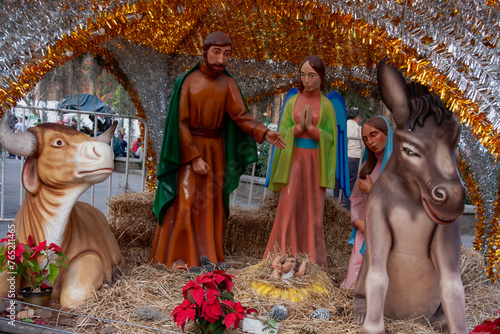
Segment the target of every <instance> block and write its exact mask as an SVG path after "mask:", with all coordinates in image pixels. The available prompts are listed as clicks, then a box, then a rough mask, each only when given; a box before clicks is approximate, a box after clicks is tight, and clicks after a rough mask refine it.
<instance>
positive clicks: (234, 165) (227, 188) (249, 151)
mask: <svg viewBox="0 0 500 334" xmlns="http://www.w3.org/2000/svg"><path fill="white" fill-rule="evenodd" d="M199 66H200V63H199V62H198V63H197V64H196V65H195V66H194V67H193V68H191V69H190V70H189V71H187V72H186V73H183V74H182V75H180V76H179V77H178V78H177V79H176V80H175V83H174V88H173V89H172V96H171V98H170V104H169V106H168V112H167V118H166V121H165V129H164V131H163V143H162V146H161V152H160V156H159V159H158V173H157V177H158V188H157V189H156V195H155V201H154V205H153V212H154V213H155V215H156V217H157V218H158V223H159V224H160V225H161V223H162V222H163V217H164V216H165V213H166V212H167V210H168V208H170V206H171V205H172V204H173V203H174V200H175V198H176V197H177V170H178V168H179V167H180V166H181V157H182V152H181V143H180V139H179V96H180V92H181V87H182V84H183V82H184V80H185V79H186V77H187V76H188V75H189V74H190V73H191V72H193V71H195V70H196V69H198V68H199ZM224 74H226V75H228V76H231V75H230V74H229V73H228V72H227V71H226V70H224ZM240 93H241V90H240ZM241 98H242V99H243V102H245V99H244V98H243V94H242V96H241ZM245 107H246V104H245ZM225 119H226V121H225V124H224V149H225V158H226V170H225V181H224V187H223V197H224V206H225V208H226V217H227V216H229V194H231V193H232V192H233V191H234V190H235V189H236V188H237V187H238V185H239V182H240V176H241V174H243V173H244V172H245V170H246V167H247V165H248V164H251V163H254V162H256V161H257V145H256V142H255V140H254V139H253V138H252V137H250V136H249V135H247V134H246V133H245V132H244V131H243V130H241V129H240V128H239V127H238V126H237V125H236V123H235V122H234V121H233V120H232V119H231V117H229V116H227V117H225Z"/></svg>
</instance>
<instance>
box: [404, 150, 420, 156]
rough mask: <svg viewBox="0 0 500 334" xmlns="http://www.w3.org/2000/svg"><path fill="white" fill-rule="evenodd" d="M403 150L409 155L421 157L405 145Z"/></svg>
mask: <svg viewBox="0 0 500 334" xmlns="http://www.w3.org/2000/svg"><path fill="white" fill-rule="evenodd" d="M403 151H405V153H406V154H408V155H409V156H415V157H419V158H420V155H418V154H417V153H415V152H413V151H412V150H410V149H409V148H406V147H403Z"/></svg>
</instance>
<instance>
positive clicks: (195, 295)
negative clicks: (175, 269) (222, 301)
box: [182, 281, 205, 306]
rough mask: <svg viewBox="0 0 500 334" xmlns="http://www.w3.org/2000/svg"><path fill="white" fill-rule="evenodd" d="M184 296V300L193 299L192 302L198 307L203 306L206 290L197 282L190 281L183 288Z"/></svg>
mask: <svg viewBox="0 0 500 334" xmlns="http://www.w3.org/2000/svg"><path fill="white" fill-rule="evenodd" d="M182 295H183V296H184V299H189V298H192V299H193V300H192V301H193V302H194V303H196V305H198V306H201V303H202V302H203V298H204V297H205V290H204V289H203V287H202V286H201V285H199V284H198V283H197V282H195V281H189V282H188V283H187V284H186V285H185V286H184V287H183V288H182Z"/></svg>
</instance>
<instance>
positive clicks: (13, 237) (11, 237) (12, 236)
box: [0, 233, 16, 243]
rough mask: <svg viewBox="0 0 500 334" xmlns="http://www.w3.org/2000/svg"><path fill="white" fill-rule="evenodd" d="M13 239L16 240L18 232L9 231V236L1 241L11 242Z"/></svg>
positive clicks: (0, 241)
mask: <svg viewBox="0 0 500 334" xmlns="http://www.w3.org/2000/svg"><path fill="white" fill-rule="evenodd" d="M11 240H16V234H15V233H7V238H3V239H2V240H0V243H2V242H9V241H11Z"/></svg>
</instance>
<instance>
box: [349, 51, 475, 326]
mask: <svg viewBox="0 0 500 334" xmlns="http://www.w3.org/2000/svg"><path fill="white" fill-rule="evenodd" d="M378 86H379V91H380V94H381V96H382V100H383V101H384V103H385V105H386V106H387V108H388V109H389V110H390V111H391V112H392V114H393V117H394V121H395V123H396V126H397V127H396V130H395V131H394V150H393V152H392V155H391V158H390V159H389V161H388V162H387V165H386V166H385V169H384V171H383V172H382V174H381V175H380V177H379V179H378V180H377V182H376V183H375V184H374V185H373V187H372V189H371V191H370V193H369V195H368V199H367V204H366V230H365V231H366V232H365V233H366V234H365V237H366V252H365V255H364V259H363V263H362V266H361V270H360V273H359V276H358V280H357V283H356V288H355V295H356V297H355V300H354V309H355V316H356V319H357V321H358V322H359V323H363V330H362V332H363V333H384V332H385V330H384V315H385V316H387V317H388V318H392V319H411V318H420V319H422V320H423V321H429V322H430V323H432V324H433V326H434V327H435V328H445V327H448V329H449V331H450V333H458V334H461V333H468V331H467V325H466V320H465V297H464V289H463V285H462V281H461V278H460V246H461V241H460V229H461V215H462V213H463V210H464V203H465V198H466V196H467V190H466V188H465V187H464V184H463V182H462V180H461V178H460V175H459V173H458V169H457V160H458V142H459V137H460V128H459V125H458V123H457V122H456V121H455V120H454V119H453V116H452V114H451V112H450V110H448V109H447V108H446V107H445V106H444V104H443V102H442V101H441V100H440V99H439V98H438V97H437V96H436V95H435V94H432V93H430V92H429V91H428V90H427V89H426V88H425V87H424V86H422V85H419V84H415V83H411V84H406V82H405V79H404V78H403V76H402V75H401V74H400V73H399V72H398V71H397V70H396V69H395V68H394V67H393V66H390V65H388V64H387V63H386V62H385V61H381V62H380V64H379V66H378Z"/></svg>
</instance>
